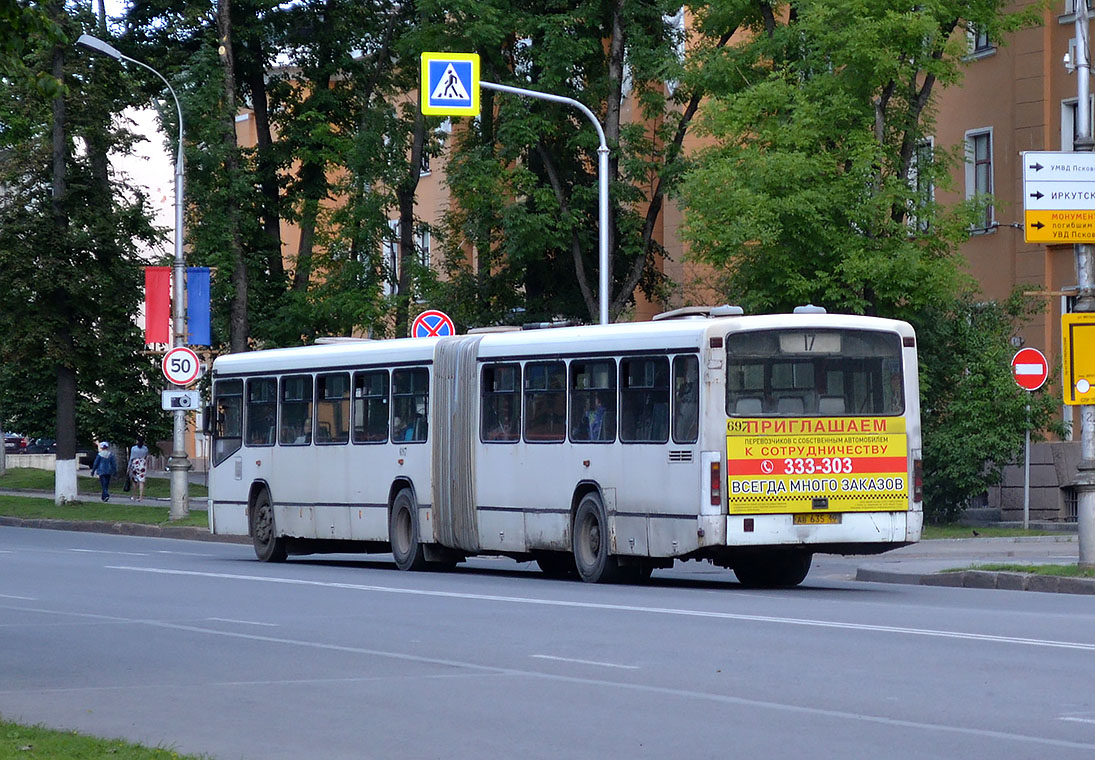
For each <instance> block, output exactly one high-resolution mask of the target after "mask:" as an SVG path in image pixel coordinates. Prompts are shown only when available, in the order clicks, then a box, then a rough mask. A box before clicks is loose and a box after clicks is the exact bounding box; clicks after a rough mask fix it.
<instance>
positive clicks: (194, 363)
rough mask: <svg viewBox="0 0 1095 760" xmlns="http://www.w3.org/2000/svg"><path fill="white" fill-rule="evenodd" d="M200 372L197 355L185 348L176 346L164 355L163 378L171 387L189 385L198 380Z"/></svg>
mask: <svg viewBox="0 0 1095 760" xmlns="http://www.w3.org/2000/svg"><path fill="white" fill-rule="evenodd" d="M200 370H201V363H200V362H199V361H198V355H197V354H196V353H194V352H193V351H192V350H190V349H189V348H187V347H186V346H176V347H175V348H173V349H171V350H170V351H168V352H167V353H166V354H164V357H163V376H164V377H166V378H167V381H168V382H169V383H172V384H173V385H190V384H191V383H192V382H194V381H195V380H197V379H198V373H199V371H200Z"/></svg>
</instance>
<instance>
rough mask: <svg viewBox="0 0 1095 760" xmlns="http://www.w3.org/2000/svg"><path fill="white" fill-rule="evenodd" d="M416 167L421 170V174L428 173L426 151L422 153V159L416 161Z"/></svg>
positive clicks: (428, 159)
mask: <svg viewBox="0 0 1095 760" xmlns="http://www.w3.org/2000/svg"><path fill="white" fill-rule="evenodd" d="M418 166H419V168H420V169H421V170H422V174H429V173H430V154H429V153H427V152H426V151H422V158H421V159H419V161H418Z"/></svg>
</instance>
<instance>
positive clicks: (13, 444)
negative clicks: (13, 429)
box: [4, 433, 30, 454]
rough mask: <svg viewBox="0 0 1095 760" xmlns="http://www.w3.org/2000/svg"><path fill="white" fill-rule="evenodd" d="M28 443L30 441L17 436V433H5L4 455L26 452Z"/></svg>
mask: <svg viewBox="0 0 1095 760" xmlns="http://www.w3.org/2000/svg"><path fill="white" fill-rule="evenodd" d="M29 443H30V441H29V440H28V439H27V437H26V436H25V435H19V434H18V433H5V434H4V453H5V454H22V453H24V452H25V451H26V450H27V444H29Z"/></svg>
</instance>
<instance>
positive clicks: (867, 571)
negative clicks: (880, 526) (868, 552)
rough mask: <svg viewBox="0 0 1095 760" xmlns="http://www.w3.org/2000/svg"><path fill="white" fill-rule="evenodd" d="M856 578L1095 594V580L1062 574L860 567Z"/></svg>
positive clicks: (928, 584)
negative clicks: (919, 571)
mask: <svg viewBox="0 0 1095 760" xmlns="http://www.w3.org/2000/svg"><path fill="white" fill-rule="evenodd" d="M855 579H856V580H857V581H872V582H874V583H905V584H911V585H914V586H949V587H952V588H980V589H1003V590H1005V591H1042V592H1048V593H1051V594H1095V578H1069V577H1066V576H1060V575H1040V574H1037V573H1009V572H999V571H995V570H961V571H959V572H955V573H927V574H919V573H895V572H892V571H888V570H874V569H872V568H868V567H860V568H857V569H856V574H855Z"/></svg>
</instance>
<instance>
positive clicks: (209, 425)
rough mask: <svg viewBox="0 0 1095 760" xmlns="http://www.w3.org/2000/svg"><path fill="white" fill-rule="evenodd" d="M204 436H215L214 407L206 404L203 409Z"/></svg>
mask: <svg viewBox="0 0 1095 760" xmlns="http://www.w3.org/2000/svg"><path fill="white" fill-rule="evenodd" d="M202 435H206V436H211V435H213V405H212V404H206V405H205V408H204V409H202Z"/></svg>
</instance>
